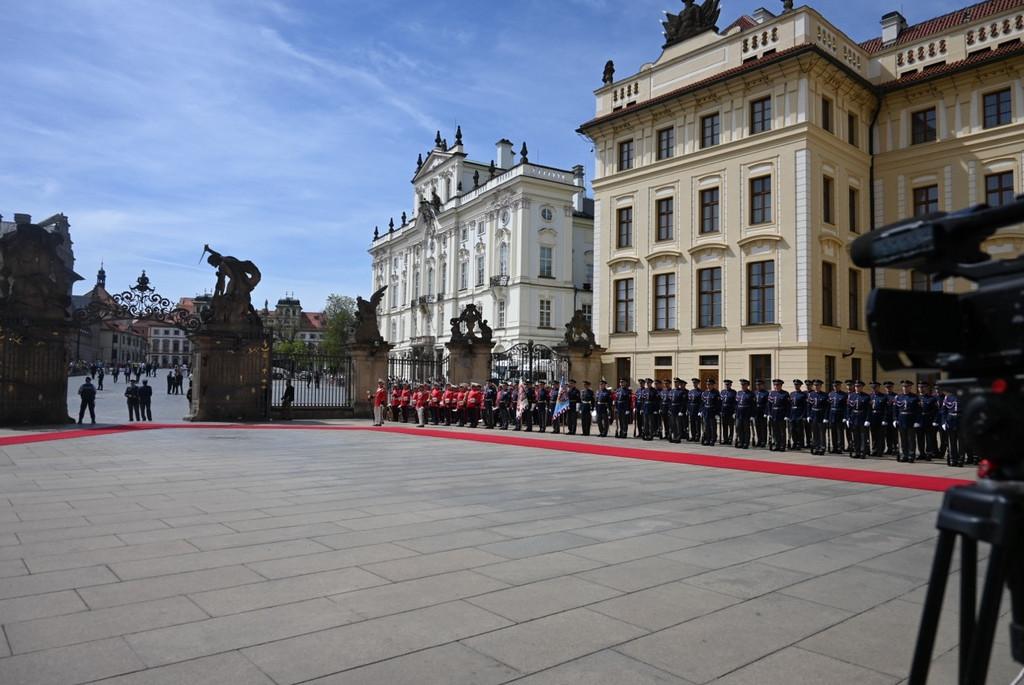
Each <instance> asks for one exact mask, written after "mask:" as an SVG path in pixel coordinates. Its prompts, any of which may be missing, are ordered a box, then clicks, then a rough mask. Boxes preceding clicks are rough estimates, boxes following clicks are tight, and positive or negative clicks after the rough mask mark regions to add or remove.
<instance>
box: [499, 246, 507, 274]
mask: <svg viewBox="0 0 1024 685" xmlns="http://www.w3.org/2000/svg"><path fill="white" fill-rule="evenodd" d="M498 274H499V275H501V276H508V243H502V244H501V247H499V248H498Z"/></svg>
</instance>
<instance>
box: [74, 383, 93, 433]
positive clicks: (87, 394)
mask: <svg viewBox="0 0 1024 685" xmlns="http://www.w3.org/2000/svg"><path fill="white" fill-rule="evenodd" d="M78 396H79V397H81V398H82V404H81V406H79V408H78V423H82V419H83V418H85V410H86V409H88V410H89V419H90V420H91V422H92V423H96V387H95V386H94V385H93V384H92V379H91V378H89V377H88V376H86V377H85V382H84V383H82V385H80V386H79V388H78Z"/></svg>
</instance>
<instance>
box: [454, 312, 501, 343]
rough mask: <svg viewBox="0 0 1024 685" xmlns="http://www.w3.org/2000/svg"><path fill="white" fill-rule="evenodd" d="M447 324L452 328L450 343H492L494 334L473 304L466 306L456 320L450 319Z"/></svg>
mask: <svg viewBox="0 0 1024 685" xmlns="http://www.w3.org/2000/svg"><path fill="white" fill-rule="evenodd" d="M449 323H450V324H451V327H452V339H451V342H452V343H466V344H473V343H478V342H479V343H485V344H489V343H491V342H492V341H493V338H494V332H493V331H492V330H491V327H490V326H488V325H487V320H486V319H484V318H483V315H482V314H481V313H480V310H479V309H478V308H477V306H476V305H475V304H473V303H470V304H467V305H466V306H465V308H464V309H463V310H462V313H461V314H460V315H459V316H458V318H455V319H451V320H450V321H449ZM477 329H479V330H477Z"/></svg>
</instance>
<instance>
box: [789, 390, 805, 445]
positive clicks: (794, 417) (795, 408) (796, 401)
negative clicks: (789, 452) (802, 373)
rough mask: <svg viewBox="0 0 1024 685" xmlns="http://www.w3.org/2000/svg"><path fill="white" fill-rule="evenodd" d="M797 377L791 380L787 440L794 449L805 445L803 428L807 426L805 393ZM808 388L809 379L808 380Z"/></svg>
mask: <svg viewBox="0 0 1024 685" xmlns="http://www.w3.org/2000/svg"><path fill="white" fill-rule="evenodd" d="M803 385H804V384H803V383H802V382H801V381H800V379H799V378H796V379H794V380H793V392H791V393H789V442H790V446H791V447H792V448H793V449H795V450H802V449H804V447H806V446H807V439H806V437H805V432H806V431H805V430H804V429H805V428H806V427H807V393H806V392H804V389H803ZM807 389H808V390H810V381H808V388H807Z"/></svg>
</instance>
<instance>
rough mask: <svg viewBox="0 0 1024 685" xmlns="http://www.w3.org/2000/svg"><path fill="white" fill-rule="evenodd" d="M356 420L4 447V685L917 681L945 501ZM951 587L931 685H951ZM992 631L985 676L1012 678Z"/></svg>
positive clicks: (929, 470) (14, 435) (797, 458)
mask: <svg viewBox="0 0 1024 685" xmlns="http://www.w3.org/2000/svg"><path fill="white" fill-rule="evenodd" d="M156 397H157V402H158V403H159V404H163V403H166V402H171V401H174V402H180V398H175V397H165V396H162V395H160V394H159V393H158V394H157V396H156ZM111 406H114V404H111ZM116 406H118V408H119V407H120V403H118V404H117V405H116ZM158 411H159V412H160V415H165V416H166V415H170V414H172V413H173V412H174V410H173V408H168V407H167V406H164V407H162V408H159V409H158ZM108 418H109V417H108ZM119 418H120V414H118V419H119ZM101 425H102V415H101ZM345 425H346V424H345V423H344V422H337V423H329V424H320V425H319V426H316V427H309V428H308V429H298V430H294V429H287V430H277V429H270V430H264V429H260V428H258V427H257V428H242V429H240V428H231V427H224V426H219V427H212V426H211V427H187V428H186V427H178V428H173V427H171V428H164V429H156V430H122V431H115V432H111V433H108V434H97V435H93V436H88V437H80V438H72V439H60V440H48V441H40V442H28V443H23V444H4V445H3V446H2V448H0V622H2V623H3V638H4V639H3V640H0V683H3V685H23V684H24V685H41V684H43V683H59V684H71V683H92V682H103V683H108V684H111V685H113V684H116V685H129V684H142V683H145V684H147V685H150V684H157V685H162V684H169V683H189V684H210V685H213V684H217V685H229V684H233V683H246V684H249V683H253V684H255V683H267V684H269V683H278V684H285V683H287V684H291V683H317V684H318V685H327V684H332V685H341V684H346V685H348V684H355V683H364V684H369V683H373V684H380V685H389V684H401V683H416V684H419V685H427V684H432V683H445V684H449V683H458V684H470V683H472V684H479V685H484V684H498V683H507V682H516V683H521V684H523V685H553V684H569V683H579V684H587V685H605V684H608V685H624V684H638V685H639V684H648V683H651V684H653V683H665V684H676V685H681V684H684V683H721V684H723V685H724V684H728V685H739V684H757V685H772V684H775V683H778V684H786V685H794V684H801V683H816V684H818V683H865V684H872V685H874V684H884V683H899V682H903V681H904V678H905V677H906V673H907V671H908V670H909V663H910V654H911V650H912V647H913V643H914V640H915V637H916V633H917V627H918V621H919V617H920V611H921V605H922V602H923V596H924V583H925V579H926V577H927V575H928V572H929V569H930V565H931V558H932V550H933V539H934V522H935V511H936V509H937V507H938V506H939V503H940V501H941V494H940V493H938V492H933V491H925V490H916V489H908V488H898V487H890V486H883V485H870V484H863V483H856V482H844V481H843V480H827V479H821V478H804V477H794V476H783V475H774V474H770V473H758V472H751V471H744V470H732V469H722V468H708V467H701V466H692V465H687V464H678V463H665V462H660V461H646V460H638V459H627V458H616V457H610V456H598V455H592V454H586V453H579V452H570V451H562V450H558V449H548V448H540V447H537V448H532V449H531V448H524V447H521V446H515V445H499V444H489V443H483V442H479V440H450V439H443V438H436V437H426V436H423V437H418V436H416V435H409V434H408V433H409V432H413V431H415V429H408V430H406V431H405V432H402V433H397V432H392V431H390V430H389V429H388V428H385V429H381V430H370V429H368V428H367V423H365V422H358V423H357V422H348V424H347V425H348V426H350V427H353V428H355V427H358V429H357V430H336V429H337V428H340V427H342V426H345ZM448 430H449V432H450V433H451V434H452V435H455V434H456V433H457V431H456V430H455V429H448ZM472 435H473V437H475V438H481V439H482V438H484V437H491V436H493V435H494V433H493V432H490V431H476V432H473V433H472ZM513 435H520V434H513ZM26 437H27V434H26V433H22V432H15V431H5V432H4V434H3V438H2V439H3V441H4V442H5V443H13V442H17V441H21V440H23V439H24V438H26ZM50 437H53V436H50ZM534 437H536V436H534ZM545 437H546V438H547V440H546V441H545V442H546V443H551V442H554V441H556V440H560V441H562V442H563V443H564V444H565V445H566V446H569V445H576V446H578V445H580V444H583V445H591V444H592V445H602V446H608V445H609V444H611V443H617V445H615V446H626V445H627V441H614V440H611V439H606V440H604V441H600V440H599V439H597V438H580V437H576V438H573V439H572V440H573V442H572V443H570V442H569V438H567V437H565V436H558V437H557V438H556V437H553V436H550V435H548V436H545ZM628 446H629V447H631V448H632V447H636V446H638V441H628ZM683 448H684V450H686V451H688V452H694V453H700V451H701V450H704V453H710V451H709V450H708V448H700V447H693V446H683ZM714 452H715V453H716V454H720V455H722V456H726V457H728V456H730V455H739V454H740V453H738V452H735V451H731V450H726V449H722V450H715V451H714ZM742 456H744V457H748V458H749V457H751V456H755V458H766V456H765V455H751V454H749V453H743V454H742ZM782 458H788V459H789V460H790V462H792V463H799V462H804V463H810V457H809V456H808V455H806V454H800V455H795V454H794V455H790V454H785V455H778V457H777V459H782ZM851 461H852V460H848V459H839V458H834V459H826V458H819V461H818V462H817V463H819V464H823V465H826V466H835V467H844V468H845V467H850V463H849V462H851ZM855 466H856V467H857V468H861V469H868V470H874V471H883V470H884V471H890V472H894V471H907V472H913V473H915V474H930V475H934V476H939V477H947V478H948V477H959V478H969V477H970V476H971V474H970V473H968V472H966V471H959V470H952V469H948V468H947V467H945V466H944V465H937V464H936V465H929V464H915V465H904V464H896V463H895V462H892V461H884V462H876V461H870V460H869V461H868V462H859V463H858V464H856V465H855ZM950 590H951V591H952V592H953V597H952V598H950V600H949V601H948V602H947V611H946V613H945V616H944V621H943V624H942V626H941V630H940V632H939V638H938V644H937V649H936V661H935V665H934V668H933V675H932V682H936V683H952V682H954V681H955V662H956V651H955V647H956V640H957V637H956V605H955V595H956V593H955V583H952V584H951V588H950ZM1007 608H1008V605H1007V604H1006V602H1005V600H1004V604H1003V610H1004V613H1005V610H1006V609H1007ZM1007 624H1008V618H1007V617H1005V616H1004V617H1003V618H1002V619H1001V620H1000V623H999V635H998V638H997V643H996V645H995V648H994V651H993V664H992V675H991V677H990V682H1009V680H1011V679H1012V677H1013V676H1014V675H1015V674H1016V672H1017V668H1016V667H1015V666H1014V664H1013V663H1012V661H1011V659H1010V656H1009V648H1008V643H1007Z"/></svg>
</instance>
